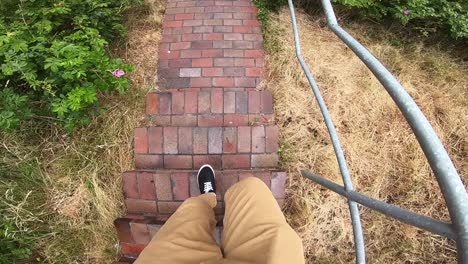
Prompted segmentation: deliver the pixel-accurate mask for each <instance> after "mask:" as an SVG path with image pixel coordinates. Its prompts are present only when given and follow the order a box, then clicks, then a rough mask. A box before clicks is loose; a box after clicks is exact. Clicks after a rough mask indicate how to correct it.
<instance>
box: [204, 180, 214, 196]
mask: <svg viewBox="0 0 468 264" xmlns="http://www.w3.org/2000/svg"><path fill="white" fill-rule="evenodd" d="M203 191H204V192H205V193H208V192H209V191H213V185H211V182H204V183H203Z"/></svg>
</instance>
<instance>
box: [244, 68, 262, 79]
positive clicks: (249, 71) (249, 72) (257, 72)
mask: <svg viewBox="0 0 468 264" xmlns="http://www.w3.org/2000/svg"><path fill="white" fill-rule="evenodd" d="M245 76H249V77H260V76H262V69H261V68H246V69H245Z"/></svg>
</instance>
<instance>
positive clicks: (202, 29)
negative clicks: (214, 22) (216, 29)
mask: <svg viewBox="0 0 468 264" xmlns="http://www.w3.org/2000/svg"><path fill="white" fill-rule="evenodd" d="M193 33H213V26H198V27H193Z"/></svg>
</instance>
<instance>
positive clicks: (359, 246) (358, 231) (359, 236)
mask: <svg viewBox="0 0 468 264" xmlns="http://www.w3.org/2000/svg"><path fill="white" fill-rule="evenodd" d="M288 4H289V11H290V14H291V20H292V27H293V33H294V44H295V48H296V56H297V59H298V60H299V63H300V64H301V67H302V69H303V71H304V73H305V75H306V77H307V80H308V81H309V84H310V86H311V88H312V91H313V93H314V95H315V99H316V100H317V103H318V105H319V108H320V111H321V112H322V116H323V119H324V121H325V125H326V126H327V129H328V133H329V134H330V139H331V141H332V145H333V149H334V151H335V155H336V159H337V161H338V166H339V168H340V172H341V176H342V179H343V183H344V188H345V189H346V190H348V191H352V190H353V183H352V181H351V177H350V175H349V170H348V166H347V165H346V159H345V157H344V153H343V149H342V148H341V144H340V140H339V138H338V134H337V132H336V129H335V126H334V125H333V121H332V118H331V116H330V113H329V112H328V109H327V106H326V104H325V101H324V100H323V98H322V95H321V94H320V90H319V88H318V86H317V83H316V82H315V79H314V77H313V76H312V74H311V73H310V70H309V67H308V66H307V64H306V63H305V61H304V58H303V57H302V54H301V45H300V40H299V33H298V29H297V22H296V15H295V14H294V5H293V3H292V0H288ZM348 206H349V210H350V214H351V222H352V226H353V236H354V244H355V248H356V263H359V264H361V263H365V262H366V256H365V247H364V236H363V232H362V226H361V219H360V216H359V209H358V205H357V204H356V203H355V202H353V201H351V200H349V201H348Z"/></svg>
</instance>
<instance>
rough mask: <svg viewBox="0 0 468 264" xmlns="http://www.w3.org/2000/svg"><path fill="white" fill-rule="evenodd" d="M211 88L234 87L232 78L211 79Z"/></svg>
mask: <svg viewBox="0 0 468 264" xmlns="http://www.w3.org/2000/svg"><path fill="white" fill-rule="evenodd" d="M213 86H215V87H232V86H234V79H233V78H221V77H217V78H213Z"/></svg>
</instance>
